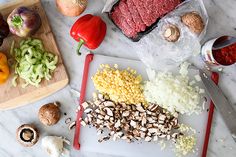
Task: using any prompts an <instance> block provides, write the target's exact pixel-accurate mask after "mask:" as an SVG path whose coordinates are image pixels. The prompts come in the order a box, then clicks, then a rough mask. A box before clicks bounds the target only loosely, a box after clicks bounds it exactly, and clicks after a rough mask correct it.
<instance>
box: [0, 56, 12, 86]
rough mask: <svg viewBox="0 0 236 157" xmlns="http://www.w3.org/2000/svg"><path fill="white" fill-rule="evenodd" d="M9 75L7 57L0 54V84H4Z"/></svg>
mask: <svg viewBox="0 0 236 157" xmlns="http://www.w3.org/2000/svg"><path fill="white" fill-rule="evenodd" d="M9 75H10V70H9V66H8V63H7V57H6V55H5V54H4V53H1V52H0V84H3V83H5V82H6V80H7V79H8V77H9Z"/></svg>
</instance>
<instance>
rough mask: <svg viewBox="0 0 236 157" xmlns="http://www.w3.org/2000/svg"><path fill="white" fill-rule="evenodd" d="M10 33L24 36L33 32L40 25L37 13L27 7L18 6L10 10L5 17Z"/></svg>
mask: <svg viewBox="0 0 236 157" xmlns="http://www.w3.org/2000/svg"><path fill="white" fill-rule="evenodd" d="M7 23H8V25H9V28H10V31H11V33H12V34H15V35H17V36H19V37H26V36H30V35H32V34H34V33H35V32H36V31H37V30H38V29H39V28H40V26H41V18H40V16H39V14H38V13H37V12H35V11H33V10H31V9H29V8H27V7H23V6H22V7H19V8H16V9H14V10H13V11H12V13H11V14H10V15H9V16H8V18H7Z"/></svg>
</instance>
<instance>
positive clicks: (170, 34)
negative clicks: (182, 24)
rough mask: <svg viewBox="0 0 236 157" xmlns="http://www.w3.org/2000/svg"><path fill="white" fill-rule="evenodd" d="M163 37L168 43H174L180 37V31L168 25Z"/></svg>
mask: <svg viewBox="0 0 236 157" xmlns="http://www.w3.org/2000/svg"><path fill="white" fill-rule="evenodd" d="M163 36H164V38H165V39H166V40H167V41H169V42H176V41H177V40H178V39H179V37H180V30H179V28H178V27H177V26H175V25H168V26H167V27H166V28H165V30H164V34H163Z"/></svg>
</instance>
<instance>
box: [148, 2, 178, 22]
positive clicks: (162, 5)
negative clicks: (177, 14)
mask: <svg viewBox="0 0 236 157" xmlns="http://www.w3.org/2000/svg"><path fill="white" fill-rule="evenodd" d="M180 3H181V0H154V1H153V5H154V15H155V16H156V18H160V17H162V16H164V15H165V14H167V13H169V12H171V11H172V10H174V9H175V7H176V6H177V5H179V4H180Z"/></svg>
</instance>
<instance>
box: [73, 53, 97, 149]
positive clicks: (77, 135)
mask: <svg viewBox="0 0 236 157" xmlns="http://www.w3.org/2000/svg"><path fill="white" fill-rule="evenodd" d="M93 56H94V55H93V54H88V55H87V56H86V58H85V63H84V73H83V80H82V86H81V90H80V99H79V104H80V110H79V111H78V113H77V118H76V126H75V136H74V143H73V147H74V148H75V149H77V150H79V149H80V143H79V141H80V127H81V124H80V122H81V118H82V116H83V112H84V109H83V106H82V105H81V104H82V103H83V102H84V99H85V95H86V87H87V81H88V74H89V66H90V63H91V62H92V60H93Z"/></svg>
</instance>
